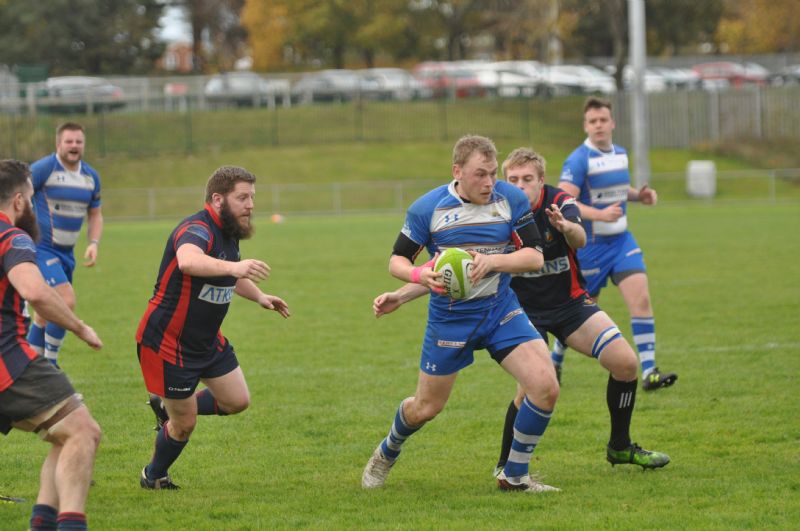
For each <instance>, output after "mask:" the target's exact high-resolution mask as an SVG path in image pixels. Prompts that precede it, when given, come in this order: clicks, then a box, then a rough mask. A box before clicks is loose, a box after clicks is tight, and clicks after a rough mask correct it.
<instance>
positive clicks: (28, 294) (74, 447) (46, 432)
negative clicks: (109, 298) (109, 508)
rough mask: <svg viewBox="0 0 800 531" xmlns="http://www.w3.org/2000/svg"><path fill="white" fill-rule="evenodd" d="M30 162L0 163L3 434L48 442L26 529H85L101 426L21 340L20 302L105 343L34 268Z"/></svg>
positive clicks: (61, 376)
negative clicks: (17, 433)
mask: <svg viewBox="0 0 800 531" xmlns="http://www.w3.org/2000/svg"><path fill="white" fill-rule="evenodd" d="M32 196H33V186H32V185H31V174H30V170H29V168H28V166H26V165H25V164H24V163H22V162H19V161H16V160H2V161H0V433H3V434H4V435H5V434H8V432H9V431H10V430H11V429H12V428H16V429H19V430H22V431H31V432H35V433H37V434H38V435H39V436H40V437H41V438H42V439H43V440H45V441H47V442H49V443H50V444H51V445H52V447H51V449H50V453H49V454H48V456H47V458H46V459H45V461H44V464H43V465H42V469H41V473H40V475H39V478H40V485H39V494H38V496H37V498H36V504H35V505H34V506H33V510H32V513H31V520H30V528H31V529H56V526H58V528H59V529H62V528H63V529H67V528H68V529H86V515H85V514H84V510H85V507H86V499H87V497H88V495H89V483H90V481H91V478H92V469H93V468H94V457H95V453H96V451H97V446H98V444H99V443H100V427H99V426H98V425H97V423H96V422H95V421H94V419H93V418H92V416H91V414H89V411H88V410H87V409H86V407H85V406H84V405H83V400H82V397H81V395H79V394H77V393H76V392H75V389H73V387H72V384H71V383H70V381H69V379H68V378H67V377H66V375H65V374H64V373H63V372H61V371H60V370H58V369H57V368H56V367H54V366H53V365H51V364H50V363H48V362H47V361H46V360H45V359H44V358H43V357H42V356H40V355H39V354H37V353H36V351H35V350H34V349H33V348H31V346H30V345H29V344H28V341H27V340H26V339H25V330H26V329H27V325H28V318H27V317H26V315H25V313H24V301H27V302H28V303H29V304H31V305H32V306H33V307H34V308H35V309H36V311H37V312H38V313H41V315H43V316H44V317H45V318H47V319H48V320H50V321H53V322H55V323H58V324H59V325H61V326H63V327H65V328H66V329H68V330H70V331H72V332H73V333H75V334H76V335H77V336H78V337H79V338H80V339H82V340H83V341H85V342H86V343H87V344H88V345H89V346H90V347H92V348H94V349H99V348H101V347H102V342H101V341H100V339H99V338H98V337H97V334H96V333H95V332H94V330H92V328H91V327H89V326H87V325H86V324H85V323H84V322H83V321H81V320H80V319H78V317H77V316H76V315H75V314H74V313H73V312H72V310H70V308H69V307H68V306H67V305H66V304H65V303H64V301H63V300H62V299H61V297H59V296H58V294H57V293H56V292H55V291H54V290H53V288H51V287H49V286H48V285H47V284H46V283H45V281H44V279H43V278H42V274H41V273H40V272H39V269H38V267H37V266H36V246H35V245H34V243H33V239H32V237H33V238H35V237H36V235H37V231H38V227H37V224H36V215H35V214H34V212H33V208H32V206H31V197H32Z"/></svg>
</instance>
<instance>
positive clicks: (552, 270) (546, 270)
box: [514, 256, 570, 278]
mask: <svg viewBox="0 0 800 531" xmlns="http://www.w3.org/2000/svg"><path fill="white" fill-rule="evenodd" d="M569 270H570V265H569V259H568V258H567V257H566V256H559V257H558V258H556V259H554V260H547V261H545V263H544V266H542V268H541V269H540V270H538V271H526V272H524V273H518V274H517V275H514V276H518V277H524V278H537V277H543V276H545V275H558V274H559V273H563V272H564V271H569Z"/></svg>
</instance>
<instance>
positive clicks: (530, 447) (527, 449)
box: [525, 445, 536, 454]
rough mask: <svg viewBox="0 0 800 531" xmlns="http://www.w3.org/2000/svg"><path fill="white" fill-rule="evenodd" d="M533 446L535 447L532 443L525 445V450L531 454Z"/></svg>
mask: <svg viewBox="0 0 800 531" xmlns="http://www.w3.org/2000/svg"><path fill="white" fill-rule="evenodd" d="M534 448H536V447H535V446H533V445H530V446H526V447H525V452H527V453H530V454H532V453H533V449H534Z"/></svg>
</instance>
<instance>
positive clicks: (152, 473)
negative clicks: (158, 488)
mask: <svg viewBox="0 0 800 531" xmlns="http://www.w3.org/2000/svg"><path fill="white" fill-rule="evenodd" d="M168 426H169V423H167V424H164V426H163V427H162V428H161V429H160V430H159V431H158V434H156V444H155V451H154V452H153V459H152V461H150V464H149V465H147V468H146V469H145V474H146V475H147V479H160V478H163V477H164V476H166V475H167V470H169V467H170V466H172V463H174V462H175V461H176V460H177V459H178V457H179V456H180V455H181V452H182V451H183V449H184V448H185V447H186V444H187V443H188V442H189V441H188V440H185V441H176V440H175V439H173V438H172V437H170V436H169V428H168Z"/></svg>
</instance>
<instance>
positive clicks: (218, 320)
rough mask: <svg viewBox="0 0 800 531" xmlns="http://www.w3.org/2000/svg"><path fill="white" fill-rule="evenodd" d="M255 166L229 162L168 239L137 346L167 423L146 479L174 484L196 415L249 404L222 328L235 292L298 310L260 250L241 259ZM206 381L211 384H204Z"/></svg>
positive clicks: (156, 485)
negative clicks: (268, 289)
mask: <svg viewBox="0 0 800 531" xmlns="http://www.w3.org/2000/svg"><path fill="white" fill-rule="evenodd" d="M255 179H256V178H255V176H254V175H253V174H251V173H250V172H248V171H247V170H245V169H243V168H238V167H235V166H223V167H221V168H219V169H218V170H216V171H215V172H214V174H213V175H212V176H211V177H210V178H209V180H208V183H207V185H206V204H205V208H204V209H203V210H201V211H200V212H198V213H196V214H194V215H192V216H189V217H188V218H186V219H184V220H183V221H182V222H181V223H180V224H179V225H178V226H177V227H176V228H175V230H173V231H172V233H171V234H170V237H169V239H168V240H167V245H166V248H165V249H164V256H163V258H162V260H161V267H160V268H159V271H158V280H157V281H156V286H155V293H154V294H153V297H152V298H151V299H150V301H149V303H148V305H147V310H146V311H145V313H144V316H143V317H142V319H141V322H140V323H139V328H138V330H137V332H136V343H137V354H138V357H139V364H140V366H141V369H142V375H143V376H144V381H145V385H146V387H147V390H148V391H149V392H150V393H151V397H150V405H151V407H153V409H154V411H155V412H156V416H157V421H158V424H159V431H158V435H156V442H155V452H154V453H153V458H152V460H151V461H150V463H149V464H148V465H147V466H145V467H144V469H142V473H141V476H140V485H141V486H142V487H143V488H146V489H175V488H177V485H175V484H174V483H172V480H171V479H170V477H169V475H168V474H167V471H168V469H169V467H170V466H171V465H172V463H174V462H175V460H176V459H178V456H180V453H181V452H182V451H183V448H184V447H185V446H186V443H187V442H189V436H190V435H191V433H192V431H193V430H194V426H195V423H196V419H197V415H229V414H234V413H239V412H241V411H244V410H245V409H246V408H247V407H248V406H249V404H250V393H249V391H248V389H247V382H246V381H245V379H244V374H243V372H242V369H241V367H239V362H238V361H237V359H236V353H235V352H234V350H233V346H232V345H231V343H230V342H229V341H228V340H227V338H225V337H224V336H223V335H222V333H221V332H220V326H221V325H222V321H223V319H224V318H225V314H226V313H227V312H228V307H229V305H230V302H231V299H232V298H233V295H234V294H237V295H239V296H241V297H244V298H246V299H249V300H251V301H254V302H257V303H258V304H260V305H261V306H262V307H264V308H266V309H269V310H275V311H276V312H278V313H279V314H280V315H281V316H283V317H289V307H288V306H287V305H286V303H285V302H284V301H283V300H282V299H281V298H280V297H276V296H274V295H268V294H266V293H264V292H262V291H261V290H260V289H259V288H258V286H257V285H256V282H258V281H260V280H264V279H266V278H267V277H268V276H269V272H270V268H269V266H268V265H267V264H266V263H264V262H262V261H261V260H254V259H246V260H241V258H240V255H239V240H241V239H246V238H249V237H250V235H251V233H252V225H251V222H250V218H251V215H252V211H253V199H254V196H255ZM200 382H203V384H205V388H204V389H202V390H201V391H199V392H195V390H196V389H197V385H198V384H199V383H200Z"/></svg>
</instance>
